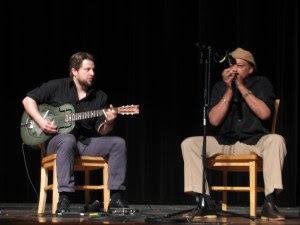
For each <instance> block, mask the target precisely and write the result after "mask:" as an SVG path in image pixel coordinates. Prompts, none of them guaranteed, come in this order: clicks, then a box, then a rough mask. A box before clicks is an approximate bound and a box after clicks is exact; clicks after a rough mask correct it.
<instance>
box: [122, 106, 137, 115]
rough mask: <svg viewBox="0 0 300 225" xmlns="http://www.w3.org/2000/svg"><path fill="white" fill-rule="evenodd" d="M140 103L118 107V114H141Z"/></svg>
mask: <svg viewBox="0 0 300 225" xmlns="http://www.w3.org/2000/svg"><path fill="white" fill-rule="evenodd" d="M139 113H140V110H139V105H126V106H120V107H118V114H122V115H134V114H139Z"/></svg>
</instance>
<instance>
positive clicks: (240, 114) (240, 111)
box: [209, 74, 275, 145]
mask: <svg viewBox="0 0 300 225" xmlns="http://www.w3.org/2000/svg"><path fill="white" fill-rule="evenodd" d="M245 85H246V87H247V88H248V89H249V90H251V91H252V93H253V94H254V95H255V96H256V97H257V98H259V99H261V100H262V101H264V103H266V105H267V106H268V107H269V109H270V110H271V112H273V109H274V101H275V94H274V89H273V86H272V84H271V83H270V81H269V80H268V79H267V78H266V77H262V76H257V75H254V74H252V75H250V76H249V77H248V78H247V80H245ZM225 91H226V85H225V83H224V82H223V81H219V82H218V83H216V84H215V85H214V87H213V90H212V94H211V101H210V107H209V108H210V109H212V108H213V107H214V106H215V105H216V104H218V102H219V101H220V100H221V99H222V98H223V96H224V94H225ZM270 127H271V120H266V121H263V120H261V119H259V118H258V117H257V116H256V115H255V114H254V113H253V112H252V110H251V109H250V108H249V106H248V105H247V104H246V102H245V100H244V99H243V98H242V97H240V101H239V102H238V103H233V102H232V101H231V102H230V108H229V111H228V112H227V115H226V117H225V118H224V120H223V122H222V124H221V125H220V126H218V127H217V130H218V135H217V136H216V139H217V140H218V142H219V144H228V145H230V144H234V143H235V142H237V141H240V142H243V143H245V144H249V145H255V144H256V143H257V142H258V140H259V139H260V138H261V137H262V136H263V135H265V134H268V133H270Z"/></svg>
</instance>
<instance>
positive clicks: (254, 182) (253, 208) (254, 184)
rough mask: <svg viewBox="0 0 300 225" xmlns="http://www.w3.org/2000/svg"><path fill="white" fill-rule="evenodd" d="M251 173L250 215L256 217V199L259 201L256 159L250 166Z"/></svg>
mask: <svg viewBox="0 0 300 225" xmlns="http://www.w3.org/2000/svg"><path fill="white" fill-rule="evenodd" d="M249 170H250V175H249V183H250V216H252V217H256V201H257V193H256V191H257V177H256V175H257V167H256V161H253V162H250V166H249Z"/></svg>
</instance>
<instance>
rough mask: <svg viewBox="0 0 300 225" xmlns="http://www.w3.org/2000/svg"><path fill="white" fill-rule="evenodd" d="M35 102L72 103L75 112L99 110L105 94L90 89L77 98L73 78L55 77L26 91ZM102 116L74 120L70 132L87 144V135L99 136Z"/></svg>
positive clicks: (104, 103)
mask: <svg viewBox="0 0 300 225" xmlns="http://www.w3.org/2000/svg"><path fill="white" fill-rule="evenodd" d="M27 96H29V97H31V98H32V99H34V100H35V101H36V102H37V104H49V105H52V106H54V107H58V106H61V105H63V104H67V103H68V104H72V105H73V106H74V108H75V111H76V112H86V111H91V110H100V109H103V108H106V107H107V103H106V102H107V95H106V94H105V93H104V92H103V91H101V90H98V91H96V90H94V89H90V90H89V91H88V93H87V96H86V97H85V98H83V99H81V100H79V99H78V94H77V89H76V86H75V83H74V82H73V80H72V79H71V78H70V77H69V78H62V79H55V80H51V81H48V82H46V83H43V84H42V85H41V86H40V87H37V88H35V89H33V90H32V91H30V92H28V93H27ZM104 119H105V118H104V117H103V116H101V117H96V118H89V119H83V120H78V121H76V126H75V128H74V129H73V131H72V133H73V134H74V135H75V136H76V137H77V138H78V139H79V140H80V141H81V142H83V143H84V144H88V143H89V142H90V140H89V139H88V137H94V136H99V133H98V128H99V126H100V124H101V123H103V122H104Z"/></svg>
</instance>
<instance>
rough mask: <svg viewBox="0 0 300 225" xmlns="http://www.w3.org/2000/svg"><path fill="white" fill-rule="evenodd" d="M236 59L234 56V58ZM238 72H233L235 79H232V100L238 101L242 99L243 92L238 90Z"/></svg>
mask: <svg viewBox="0 0 300 225" xmlns="http://www.w3.org/2000/svg"><path fill="white" fill-rule="evenodd" d="M233 59H234V58H233ZM237 75H238V73H235V74H233V79H232V81H231V87H232V102H234V103H238V102H239V101H240V97H241V93H240V92H239V91H238V89H237V87H236V77H237Z"/></svg>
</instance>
